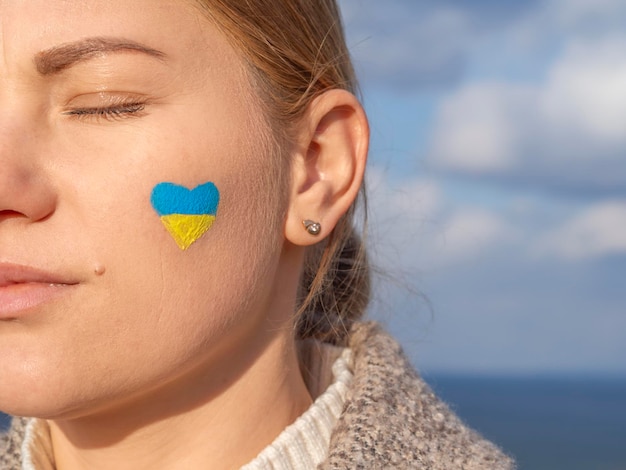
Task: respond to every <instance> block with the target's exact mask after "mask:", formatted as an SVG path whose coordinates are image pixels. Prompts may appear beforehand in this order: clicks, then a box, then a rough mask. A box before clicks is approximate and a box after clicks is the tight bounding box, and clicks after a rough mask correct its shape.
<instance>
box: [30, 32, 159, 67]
mask: <svg viewBox="0 0 626 470" xmlns="http://www.w3.org/2000/svg"><path fill="white" fill-rule="evenodd" d="M109 52H139V53H143V54H147V55H149V56H152V57H155V58H157V59H164V58H165V54H164V53H163V52H161V51H158V50H156V49H153V48H151V47H148V46H144V45H143V44H140V43H138V42H135V41H131V40H128V39H120V38H111V37H94V38H86V39H81V40H79V41H76V42H71V43H67V44H61V45H59V46H55V47H52V48H50V49H46V50H44V51H41V52H38V53H37V55H36V56H35V58H34V61H35V67H36V68H37V71H38V72H39V73H40V74H41V75H55V74H58V73H60V72H62V71H64V70H66V69H68V68H70V67H72V66H73V65H75V64H77V63H79V62H84V61H86V60H89V59H92V58H94V57H98V56H102V55H103V54H107V53H109Z"/></svg>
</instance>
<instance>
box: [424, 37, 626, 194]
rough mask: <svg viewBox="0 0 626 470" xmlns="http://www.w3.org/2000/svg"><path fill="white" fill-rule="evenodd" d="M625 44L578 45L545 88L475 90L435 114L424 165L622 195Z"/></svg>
mask: <svg viewBox="0 0 626 470" xmlns="http://www.w3.org/2000/svg"><path fill="white" fill-rule="evenodd" d="M624 83H626V36H619V37H616V36H612V37H610V38H604V39H602V40H589V41H586V42H576V43H573V44H571V45H570V47H568V48H567V50H566V52H565V53H564V55H563V56H562V57H560V58H559V59H558V61H556V62H555V63H554V64H553V66H552V68H551V70H550V72H549V74H548V76H547V78H546V80H545V82H544V83H542V84H539V85H519V84H511V83H506V82H500V83H493V82H488V83H475V84H470V85H467V86H465V87H463V88H461V89H460V90H459V91H457V92H456V93H454V94H452V95H451V96H449V97H448V98H447V99H446V100H445V101H444V102H443V103H442V104H441V106H440V108H439V113H438V117H437V121H436V124H435V132H434V134H433V141H432V148H431V152H430V155H429V162H430V163H431V164H432V165H434V166H435V167H437V168H440V169H445V170H450V171H453V172H460V173H473V174H483V175H494V174H495V175H498V176H500V177H505V178H508V179H511V180H526V181H530V182H534V183H537V182H539V184H541V185H546V186H548V187H550V186H557V187H558V186H561V187H571V188H583V189H588V188H591V189H598V190H607V189H608V190H620V191H622V190H626V155H625V154H624V152H623V149H624V146H625V145H626V132H624V123H626V87H625V86H624Z"/></svg>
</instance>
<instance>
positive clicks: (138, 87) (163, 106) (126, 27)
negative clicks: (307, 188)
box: [0, 0, 290, 417]
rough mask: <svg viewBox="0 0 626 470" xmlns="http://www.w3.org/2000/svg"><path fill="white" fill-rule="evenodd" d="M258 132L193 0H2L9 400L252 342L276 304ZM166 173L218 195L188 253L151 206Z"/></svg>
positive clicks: (67, 401) (265, 158)
mask: <svg viewBox="0 0 626 470" xmlns="http://www.w3.org/2000/svg"><path fill="white" fill-rule="evenodd" d="M266 137H267V128H266V126H265V124H264V120H263V118H262V114H261V110H260V107H259V106H258V104H257V102H256V101H255V100H254V93H253V91H252V89H251V86H250V84H249V81H248V79H247V78H246V74H245V70H244V67H243V64H242V62H241V60H240V58H239V57H238V56H237V54H236V53H235V52H234V50H233V49H232V48H231V47H230V46H229V44H228V43H227V42H226V41H225V39H224V37H223V36H222V35H221V34H220V33H219V32H218V31H217V30H216V29H215V28H214V27H212V26H211V25H210V23H209V22H208V20H206V19H205V18H204V17H202V16H201V15H200V14H199V13H198V11H197V10H196V8H195V7H194V6H192V5H190V4H187V3H186V2H181V1H155V0H133V1H128V0H88V1H78V0H72V1H67V0H29V1H23V0H0V318H1V320H0V358H2V360H1V361H0V406H1V407H3V408H4V409H5V410H7V411H9V412H13V413H16V414H29V415H41V416H45V417H58V416H70V415H72V414H74V415H76V414H79V413H81V412H83V411H84V410H86V409H87V408H88V407H95V406H107V404H109V405H110V404H112V403H114V402H115V401H116V400H123V399H125V398H127V397H129V396H131V395H133V394H139V393H141V392H142V391H145V390H150V389H154V388H155V387H158V386H159V384H162V383H164V382H167V381H172V380H175V379H176V377H177V376H182V375H184V374H185V373H186V372H188V371H190V370H192V369H193V368H199V367H200V368H202V367H204V368H206V369H211V368H213V369H215V370H217V369H219V367H220V364H221V360H222V359H224V357H226V356H227V355H228V356H229V357H232V354H233V351H239V350H240V349H241V348H242V347H245V345H246V344H250V341H251V338H254V337H255V334H256V332H257V331H259V328H258V325H259V324H260V323H261V322H262V321H263V318H264V316H265V314H266V312H267V311H268V310H269V309H271V308H274V307H275V306H276V303H277V302H278V300H277V298H276V297H275V296H274V295H272V289H273V287H274V284H275V283H276V277H277V274H276V271H277V269H279V268H278V264H279V262H278V260H279V258H280V253H281V249H282V235H281V233H280V230H279V227H280V224H281V218H282V213H283V209H282V207H281V204H282V203H281V202H280V201H279V200H278V199H279V198H277V197H274V196H271V197H270V195H268V194H267V193H268V189H267V188H268V187H270V186H269V185H268V181H271V177H272V174H273V168H275V165H274V164H273V163H272V162H273V161H274V160H273V159H272V158H271V156H270V154H269V152H268V150H267V146H266V145H264V142H267V138H266ZM161 182H171V183H175V184H178V185H181V186H185V187H187V188H193V187H195V186H198V185H200V184H204V183H207V182H212V183H214V184H215V186H216V187H217V188H218V190H219V192H220V203H219V209H218V211H217V218H216V220H215V223H214V224H213V226H212V227H211V228H210V230H208V231H207V232H206V233H205V234H204V235H203V236H202V237H200V238H199V239H198V240H197V241H196V242H195V243H194V244H192V245H191V246H190V247H189V248H188V249H187V250H181V249H180V248H179V246H178V245H177V244H176V243H175V241H174V239H173V238H172V236H171V235H170V234H169V233H168V231H167V230H166V229H165V227H164V225H163V223H162V222H161V220H160V218H159V216H158V215H157V213H156V211H155V210H154V208H153V207H152V205H151V192H152V190H153V188H154V187H155V186H156V185H157V184H158V183H161ZM280 185H281V182H279V181H276V182H274V183H273V184H272V189H273V190H274V191H275V192H278V188H280ZM14 265H19V266H26V267H28V268H33V269H34V270H35V271H32V270H30V269H26V270H23V269H22V268H21V267H20V268H15V266H14ZM40 271H43V273H41V272H40ZM26 279H27V280H29V281H30V282H29V283H25V282H24V281H25V280H26ZM15 282H17V283H20V284H21V285H18V286H15V285H13V286H7V284H9V283H15ZM49 284H59V285H54V286H51V285H49ZM3 296H4V297H3ZM20 302H21V303H20ZM9 304H11V305H12V307H11V309H9V310H10V311H8V310H7V307H6V305H9ZM288 304H289V302H286V303H285V304H284V306H287V307H290V305H288ZM2 305H5V307H2ZM20 305H22V306H30V307H29V308H21V307H20ZM3 308H4V309H5V310H4V311H3V310H2V309H3Z"/></svg>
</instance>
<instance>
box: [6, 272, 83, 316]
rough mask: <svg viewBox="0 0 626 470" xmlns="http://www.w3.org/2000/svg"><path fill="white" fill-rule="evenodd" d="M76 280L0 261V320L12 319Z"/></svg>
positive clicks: (50, 299)
mask: <svg viewBox="0 0 626 470" xmlns="http://www.w3.org/2000/svg"><path fill="white" fill-rule="evenodd" d="M78 284H79V281H78V280H77V279H74V278H71V277H69V276H66V275H63V274H57V273H51V272H47V271H43V270H40V269H37V268H33V267H30V266H23V265H17V264H7V263H0V320H15V319H17V318H18V317H20V316H21V315H24V314H25V313H26V312H28V311H31V310H33V309H35V308H36V307H38V306H40V305H42V304H45V303H47V302H50V301H52V300H54V299H56V298H58V297H60V296H63V295H65V294H66V293H67V292H68V291H69V290H71V289H72V288H73V287H75V286H76V285H78Z"/></svg>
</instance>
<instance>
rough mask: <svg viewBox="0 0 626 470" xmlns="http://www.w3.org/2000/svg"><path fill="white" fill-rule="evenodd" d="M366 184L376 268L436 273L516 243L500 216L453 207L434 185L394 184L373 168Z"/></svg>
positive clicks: (478, 209)
mask: <svg viewBox="0 0 626 470" xmlns="http://www.w3.org/2000/svg"><path fill="white" fill-rule="evenodd" d="M368 180H369V181H368V190H369V206H370V207H369V209H370V214H371V218H370V221H371V223H370V226H371V235H370V237H371V238H370V243H371V245H372V248H373V250H374V252H375V253H376V257H377V259H378V261H377V263H378V264H379V265H385V266H403V267H404V268H407V269H410V268H411V267H418V268H420V269H422V268H423V269H427V268H437V267H440V266H448V265H453V264H456V263H460V262H466V261H468V260H470V259H472V258H475V257H477V256H481V255H482V254H485V253H487V252H490V251H492V250H497V249H498V248H500V247H502V246H508V245H510V244H511V243H517V242H518V238H519V237H518V235H517V230H516V229H515V228H514V227H513V225H512V224H511V223H509V222H508V221H507V220H505V219H504V218H503V216H501V215H499V214H497V213H495V212H493V211H490V210H487V209H484V208H481V207H479V206H475V205H465V206H462V207H455V206H453V205H452V204H451V201H450V197H449V195H447V194H446V192H445V190H444V188H443V187H442V186H441V185H440V184H439V183H438V182H436V181H435V180H429V179H423V178H413V179H410V180H405V181H401V182H396V183H394V182H392V181H390V180H389V179H387V178H386V177H385V174H384V173H382V172H380V171H377V169H376V168H372V169H370V175H369V177H368Z"/></svg>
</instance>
